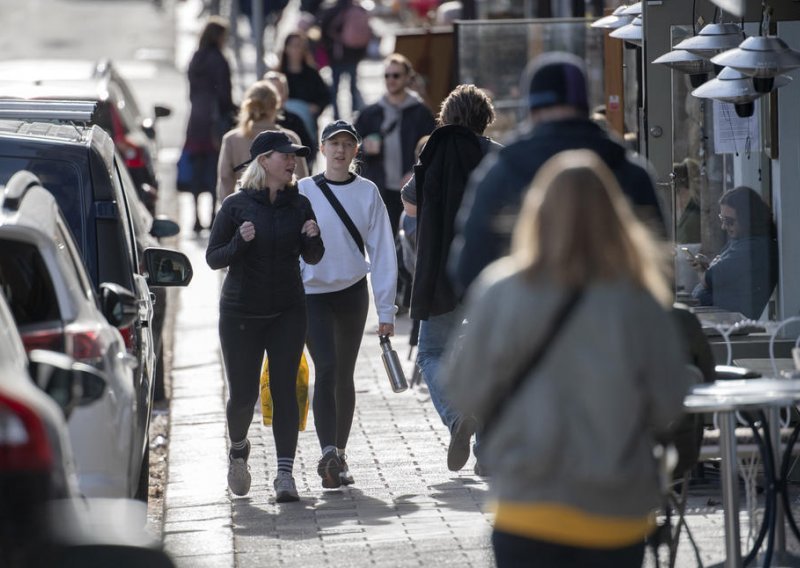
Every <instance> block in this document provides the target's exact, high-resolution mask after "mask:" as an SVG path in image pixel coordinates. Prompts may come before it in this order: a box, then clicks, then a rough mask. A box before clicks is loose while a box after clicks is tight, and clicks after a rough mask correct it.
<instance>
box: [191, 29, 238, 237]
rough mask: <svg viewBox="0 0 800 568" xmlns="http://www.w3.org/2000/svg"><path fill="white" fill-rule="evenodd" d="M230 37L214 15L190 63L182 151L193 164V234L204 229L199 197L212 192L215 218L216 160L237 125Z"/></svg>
mask: <svg viewBox="0 0 800 568" xmlns="http://www.w3.org/2000/svg"><path fill="white" fill-rule="evenodd" d="M227 37H228V23H227V22H226V21H225V19H223V18H220V17H219V16H212V17H211V18H209V19H208V23H207V24H206V25H205V27H204V28H203V32H202V33H201V34H200V42H199V47H198V49H197V51H195V53H194V55H193V56H192V59H191V61H190V62H189V69H188V76H189V100H190V102H191V110H190V112H189V123H188V125H187V128H186V142H185V143H184V146H183V151H184V152H186V153H188V155H189V157H190V161H191V165H192V182H191V185H190V189H191V192H192V193H193V194H194V202H195V221H194V231H195V232H196V233H199V232H200V231H201V230H203V224H202V223H201V222H200V216H199V215H198V212H197V202H198V197H199V195H200V194H201V193H203V192H209V193H210V194H211V199H212V206H211V211H212V219H213V212H214V211H215V210H216V208H217V207H216V186H217V160H218V158H219V149H220V145H221V143H222V136H223V134H225V133H226V132H227V131H228V130H229V129H230V128H232V127H233V125H234V120H235V114H236V106H235V105H234V104H233V100H232V99H231V68H230V66H229V65H228V61H227V60H226V59H225V55H224V54H223V53H222V50H223V48H224V47H225V41H226V39H227Z"/></svg>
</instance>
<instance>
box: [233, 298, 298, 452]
mask: <svg viewBox="0 0 800 568" xmlns="http://www.w3.org/2000/svg"><path fill="white" fill-rule="evenodd" d="M305 337H306V307H305V304H304V303H300V304H298V305H296V306H294V307H292V308H290V309H288V310H286V311H285V312H281V313H280V314H277V315H275V316H272V317H268V318H254V317H241V316H234V315H229V314H224V313H221V314H220V318H219V338H220V345H221V346H222V358H223V360H224V362H225V372H226V374H227V377H228V404H227V406H226V408H225V413H226V416H227V419H228V436H229V437H230V439H231V441H233V442H238V441H240V440H243V439H245V438H246V437H247V431H248V429H249V428H250V423H251V422H252V421H253V410H254V408H255V405H256V402H257V401H258V393H259V389H260V380H259V379H260V377H261V363H262V361H263V359H264V352H265V351H266V353H267V357H268V358H269V386H270V392H271V394H272V406H273V415H272V434H273V436H274V437H275V448H276V450H277V454H278V457H279V458H294V455H295V450H296V449H297V431H298V425H299V421H300V415H299V410H298V408H297V397H296V394H295V393H296V383H297V368H298V367H299V365H300V357H301V355H302V354H303V344H304V342H305Z"/></svg>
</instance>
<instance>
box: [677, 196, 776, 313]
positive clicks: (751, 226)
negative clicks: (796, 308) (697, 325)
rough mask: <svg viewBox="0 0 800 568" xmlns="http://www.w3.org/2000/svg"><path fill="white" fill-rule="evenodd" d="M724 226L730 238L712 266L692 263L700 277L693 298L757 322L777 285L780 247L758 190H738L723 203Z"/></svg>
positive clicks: (702, 260) (698, 261) (698, 259)
mask: <svg viewBox="0 0 800 568" xmlns="http://www.w3.org/2000/svg"><path fill="white" fill-rule="evenodd" d="M719 220H720V222H721V223H722V229H723V230H724V231H725V232H726V233H727V235H728V242H727V243H726V244H725V246H724V247H723V248H722V250H721V251H720V253H719V254H718V255H717V256H716V257H715V258H714V260H712V261H711V262H708V259H707V258H706V257H705V256H704V255H702V254H699V255H697V256H696V257H695V259H694V260H692V261H690V264H691V265H692V267H693V268H694V269H695V270H697V271H698V272H699V273H700V282H699V283H698V284H697V286H695V288H694V290H693V291H692V296H693V297H694V298H696V299H698V300H699V301H700V305H702V306H712V305H713V306H717V307H720V308H723V309H726V310H730V311H733V312H739V313H742V314H744V315H745V316H746V317H748V318H751V319H758V318H759V317H761V313H762V312H763V311H764V307H765V306H766V305H767V302H768V301H769V297H770V296H771V295H772V291H773V289H774V288H775V284H776V283H777V281H778V241H777V238H776V236H777V230H776V228H775V223H774V222H773V220H772V212H771V211H770V208H769V205H767V204H766V202H764V200H763V199H762V198H761V196H760V195H759V194H758V193H756V192H755V190H753V189H751V188H749V187H746V186H739V187H736V188H734V189H732V190H730V191H728V192H726V193H724V194H723V195H722V197H721V198H720V200H719Z"/></svg>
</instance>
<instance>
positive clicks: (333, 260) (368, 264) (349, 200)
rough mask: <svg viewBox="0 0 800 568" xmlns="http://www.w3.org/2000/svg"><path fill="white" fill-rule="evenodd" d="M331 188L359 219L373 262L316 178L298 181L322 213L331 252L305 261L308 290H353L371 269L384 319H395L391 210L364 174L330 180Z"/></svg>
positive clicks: (320, 222)
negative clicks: (310, 260) (340, 180)
mask: <svg viewBox="0 0 800 568" xmlns="http://www.w3.org/2000/svg"><path fill="white" fill-rule="evenodd" d="M326 181H327V182H328V187H330V188H331V191H332V192H333V194H334V195H335V196H336V198H337V199H338V200H339V201H340V202H341V204H342V207H344V208H345V210H346V211H347V214H348V215H350V218H351V219H352V220H353V223H354V224H355V226H356V228H357V229H358V232H359V233H360V234H361V238H362V240H363V241H364V246H365V248H366V254H367V257H368V259H369V260H367V259H366V258H364V255H362V254H361V252H360V251H359V250H358V246H356V243H355V241H354V240H353V237H352V236H351V235H350V232H349V231H348V230H347V227H345V225H344V223H343V222H342V220H341V218H340V217H339V215H338V214H337V213H336V210H335V209H334V208H333V206H332V205H331V204H330V202H329V201H328V199H327V198H326V197H325V195H324V194H323V193H322V190H321V189H320V188H319V187H317V184H316V183H314V180H313V179H311V178H310V177H307V178H303V179H301V180H300V181H299V182H298V188H299V190H300V193H301V194H303V195H305V196H306V197H307V198H308V199H309V201H311V206H312V207H313V208H314V214H315V215H316V216H317V224H318V225H319V230H320V234H321V236H322V242H323V243H325V255H324V256H323V257H322V260H321V261H320V262H319V263H318V264H314V265H310V264H306V263H304V262H303V261H302V260H301V261H300V270H301V272H302V275H303V284H304V285H305V289H306V294H325V293H328V292H338V291H339V290H344V289H345V288H349V287H350V286H352V285H353V284H355V283H356V282H358V281H359V280H361V279H362V278H364V276H366V275H367V273H370V274H371V275H370V282H371V283H372V295H373V296H374V298H375V309H376V311H377V312H378V321H379V322H380V323H391V324H393V323H394V315H395V313H396V312H397V307H396V306H395V305H394V301H395V296H396V293H397V252H396V251H395V246H394V237H393V236H392V227H391V224H390V223H389V214H388V213H387V212H386V206H385V205H384V204H383V200H382V199H381V196H380V194H379V193H378V188H377V187H376V186H375V184H374V183H372V182H371V181H369V180H368V179H365V178H363V177H361V176H355V177H354V178H352V179H351V180H349V181H347V182H333V181H330V180H326Z"/></svg>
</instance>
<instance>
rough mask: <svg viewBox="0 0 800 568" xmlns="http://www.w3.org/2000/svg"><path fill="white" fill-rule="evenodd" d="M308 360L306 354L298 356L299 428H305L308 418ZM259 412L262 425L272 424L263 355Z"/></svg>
mask: <svg viewBox="0 0 800 568" xmlns="http://www.w3.org/2000/svg"><path fill="white" fill-rule="evenodd" d="M308 375H309V371H308V361H307V360H306V354H305V353H303V356H302V357H300V367H299V368H298V369H297V408H298V409H299V410H300V424H299V429H300V431H301V432H302V431H303V430H305V429H306V420H307V419H308ZM261 414H262V416H263V417H264V426H270V425H271V424H272V393H270V392H269V364H268V362H267V358H266V357H264V363H263V365H262V366H261Z"/></svg>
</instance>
